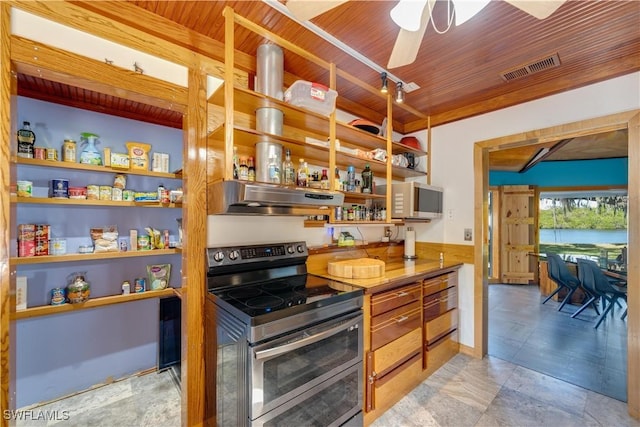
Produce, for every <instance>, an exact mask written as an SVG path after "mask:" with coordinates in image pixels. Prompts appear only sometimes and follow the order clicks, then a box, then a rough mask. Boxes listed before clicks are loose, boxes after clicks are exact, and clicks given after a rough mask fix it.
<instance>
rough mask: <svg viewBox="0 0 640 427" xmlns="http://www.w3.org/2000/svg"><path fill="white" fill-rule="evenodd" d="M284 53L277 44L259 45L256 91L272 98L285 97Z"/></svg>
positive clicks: (280, 98)
mask: <svg viewBox="0 0 640 427" xmlns="http://www.w3.org/2000/svg"><path fill="white" fill-rule="evenodd" d="M283 86H284V54H283V53H282V48H280V46H277V45H275V44H261V45H260V46H258V56H257V64H256V92H259V93H262V94H264V95H268V96H270V97H272V98H276V99H279V100H280V101H282V100H283V98H284V90H283V89H282V87H283Z"/></svg>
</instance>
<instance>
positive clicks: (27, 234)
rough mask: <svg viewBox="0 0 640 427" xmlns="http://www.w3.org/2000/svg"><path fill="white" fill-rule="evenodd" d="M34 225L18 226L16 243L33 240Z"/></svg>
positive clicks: (34, 237)
mask: <svg viewBox="0 0 640 427" xmlns="http://www.w3.org/2000/svg"><path fill="white" fill-rule="evenodd" d="M35 239H36V225H35V224H18V241H22V240H35Z"/></svg>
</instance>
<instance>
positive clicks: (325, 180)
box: [320, 169, 329, 190]
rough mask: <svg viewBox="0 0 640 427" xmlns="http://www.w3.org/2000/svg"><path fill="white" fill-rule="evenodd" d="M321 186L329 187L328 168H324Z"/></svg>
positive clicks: (326, 188)
mask: <svg viewBox="0 0 640 427" xmlns="http://www.w3.org/2000/svg"><path fill="white" fill-rule="evenodd" d="M320 188H322V189H324V190H328V189H329V176H328V175H327V170H326V169H322V176H320Z"/></svg>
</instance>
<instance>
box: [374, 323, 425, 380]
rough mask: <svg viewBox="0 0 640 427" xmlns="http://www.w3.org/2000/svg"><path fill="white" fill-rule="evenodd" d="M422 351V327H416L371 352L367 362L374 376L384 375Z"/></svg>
mask: <svg viewBox="0 0 640 427" xmlns="http://www.w3.org/2000/svg"><path fill="white" fill-rule="evenodd" d="M421 351H422V328H416V329H414V330H413V331H411V332H409V333H408V334H405V335H403V336H401V337H400V338H398V339H397V340H395V341H392V342H390V343H389V344H387V345H384V346H382V347H380V348H379V349H377V350H376V351H373V352H371V355H370V356H369V361H368V363H370V364H371V370H372V371H373V372H375V373H376V376H383V375H386V374H387V373H388V372H389V371H391V370H393V369H394V368H396V367H397V366H399V365H401V364H402V363H403V362H404V361H406V360H407V359H410V358H411V357H412V356H414V355H415V354H416V353H420V352H421Z"/></svg>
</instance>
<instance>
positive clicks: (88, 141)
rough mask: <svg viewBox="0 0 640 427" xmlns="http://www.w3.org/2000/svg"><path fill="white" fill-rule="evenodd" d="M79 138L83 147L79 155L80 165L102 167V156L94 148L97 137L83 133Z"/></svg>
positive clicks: (93, 134)
mask: <svg viewBox="0 0 640 427" xmlns="http://www.w3.org/2000/svg"><path fill="white" fill-rule="evenodd" d="M80 136H81V141H82V147H84V148H83V150H82V152H81V153H80V163H84V164H88V165H96V166H102V155H101V154H100V152H99V151H98V149H97V148H96V144H97V143H98V142H99V141H98V138H99V136H98V135H96V134H95V133H90V132H83V133H81V134H80Z"/></svg>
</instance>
